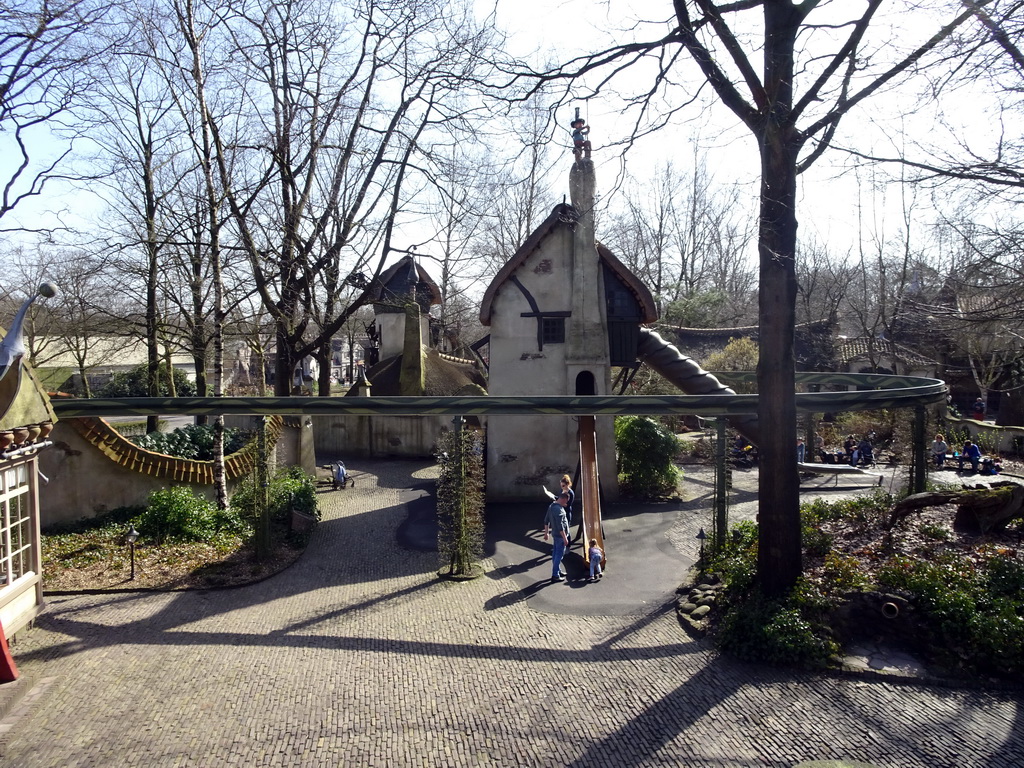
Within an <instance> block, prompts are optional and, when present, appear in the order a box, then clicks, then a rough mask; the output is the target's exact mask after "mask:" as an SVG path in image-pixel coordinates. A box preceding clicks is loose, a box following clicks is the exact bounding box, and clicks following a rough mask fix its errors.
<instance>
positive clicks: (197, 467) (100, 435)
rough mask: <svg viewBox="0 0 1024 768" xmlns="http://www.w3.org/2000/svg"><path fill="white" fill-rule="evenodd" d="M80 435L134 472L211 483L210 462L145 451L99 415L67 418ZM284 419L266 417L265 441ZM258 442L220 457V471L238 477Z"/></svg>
mask: <svg viewBox="0 0 1024 768" xmlns="http://www.w3.org/2000/svg"><path fill="white" fill-rule="evenodd" d="M67 421H69V422H70V423H71V426H72V427H74V429H75V431H76V432H78V434H80V435H81V436H82V437H83V438H85V439H86V440H87V441H89V442H90V443H92V444H93V445H95V446H96V447H97V448H98V449H99V450H100V452H101V453H103V455H105V456H106V457H107V458H109V459H110V460H111V461H113V462H115V463H116V464H120V465H121V466H122V467H126V468H128V469H130V470H133V471H135V472H139V473H141V474H144V475H152V476H153V477H160V478H166V479H168V480H175V481H177V482H182V483H195V484H199V485H213V462H212V461H197V460H195V459H183V458H181V457H179V456H168V455H166V454H163V453H156V452H155V451H147V450H146V449H145V448H140V447H139V446H137V445H135V443H133V442H131V441H130V440H128V439H126V438H125V437H124V436H123V435H122V434H121V433H120V432H118V431H117V430H116V429H114V428H113V427H111V426H110V424H108V423H107V422H106V421H104V420H103V419H98V418H76V419H68V420H67ZM283 425H284V422H283V420H282V418H281V417H280V416H271V417H270V418H269V419H268V420H267V443H268V445H273V444H274V443H276V442H277V439H278V438H279V437H280V436H281V430H282V428H283ZM258 458H259V456H258V446H257V445H256V441H255V440H250V441H249V442H248V443H247V444H246V445H245V446H244V447H243V448H242V450H240V451H237V452H235V453H233V454H231V455H230V456H228V457H226V458H225V459H224V472H225V474H226V475H227V478H228V479H229V480H233V479H235V478H236V477H241V476H242V475H245V474H247V473H249V472H251V471H252V469H253V467H254V466H256V461H257V459H258Z"/></svg>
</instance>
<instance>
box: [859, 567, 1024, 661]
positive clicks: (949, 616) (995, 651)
mask: <svg viewBox="0 0 1024 768" xmlns="http://www.w3.org/2000/svg"><path fill="white" fill-rule="evenodd" d="M878 580H879V584H880V585H881V586H883V587H886V588H889V589H893V590H899V591H901V592H903V593H905V594H908V595H910V596H911V598H912V599H913V601H914V603H915V604H916V606H917V607H918V609H919V610H920V611H921V613H922V615H923V617H924V621H925V625H926V627H925V628H926V631H927V632H928V635H929V637H930V643H929V647H930V648H931V650H932V653H933V654H934V656H935V658H936V660H937V661H938V662H939V663H941V664H943V665H944V666H946V667H947V668H950V669H957V668H959V669H961V670H963V671H966V672H971V673H989V672H992V673H997V674H1015V673H1020V672H1022V671H1024V621H1021V618H1020V617H1021V616H1022V615H1024V592H1022V587H1024V563H1021V562H1020V561H1019V560H1015V559H1011V557H1010V556H1009V555H1008V554H1006V553H1001V552H988V553H985V554H984V555H983V556H982V557H981V558H980V559H979V560H978V561H977V562H971V561H969V560H965V559H963V558H958V557H956V556H954V555H948V556H939V557H938V558H937V559H936V560H935V561H926V560H920V559H913V558H909V557H902V556H900V557H894V558H893V559H892V560H891V561H890V562H889V563H887V564H886V565H885V567H884V568H883V569H882V570H881V572H880V573H879V577H878Z"/></svg>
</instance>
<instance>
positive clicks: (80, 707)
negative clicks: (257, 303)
mask: <svg viewBox="0 0 1024 768" xmlns="http://www.w3.org/2000/svg"><path fill="white" fill-rule="evenodd" d="M353 464H354V465H355V466H353V469H355V470H357V471H360V479H359V482H358V484H357V486H356V488H355V489H351V490H347V491H340V492H333V493H328V494H325V495H324V497H323V499H324V501H325V506H326V514H325V520H324V522H323V523H322V524H321V525H320V526H319V527H318V529H317V531H316V533H315V534H314V538H313V541H312V542H311V545H310V547H309V549H308V551H307V552H306V554H305V555H304V556H303V558H302V559H301V560H300V561H299V563H298V564H296V565H295V566H293V567H292V568H291V569H289V570H288V571H286V572H284V573H282V574H280V575H278V576H277V577H274V578H272V579H270V580H268V581H266V582H263V583H262V584H258V585H255V586H251V587H246V588H242V589H235V590H224V591H216V592H205V593H179V594H141V595H140V594H132V595H119V596H78V597H59V598H54V599H53V600H52V601H51V603H50V608H49V610H48V612H47V613H46V614H45V615H44V616H43V617H41V618H40V619H39V621H38V623H37V626H36V628H35V629H34V630H33V631H31V632H28V633H25V634H24V635H23V636H22V638H20V639H19V641H18V643H17V644H16V646H15V648H14V653H15V657H16V660H17V662H18V664H19V667H20V669H21V671H22V673H23V674H25V675H27V676H29V677H31V678H33V679H35V680H37V681H45V682H46V686H47V687H46V688H45V692H43V693H41V694H40V695H38V696H35V697H33V700H32V704H31V706H28V707H23V708H22V709H21V710H20V712H18V711H16V713H15V717H19V716H20V719H18V720H17V721H16V722H15V723H14V727H12V728H11V729H10V730H9V732H8V733H7V735H6V736H5V737H3V740H2V741H0V765H2V766H10V767H11V768H15V767H17V768H38V767H42V766H45V767H47V768H51V767H52V768H57V767H60V768H65V767H67V768H75V767H77V766H97V767H103V768H106V767H107V766H144V767H145V768H153V767H163V766H199V767H202V768H217V767H218V766H239V767H243V766H244V767H245V768H255V767H257V766H302V767H303V768H305V767H307V766H331V767H332V768H334V767H335V766H388V767H389V768H391V767H393V766H416V767H417V768H419V767H422V766H445V767H447V766H516V767H517V768H518V766H565V765H568V766H580V767H581V768H582V767H584V766H587V767H589V766H595V765H602V766H616V767H617V768H619V767H624V766H680V765H682V766H688V767H693V768H696V767H698V766H708V767H709V768H722V767H724V766H737V767H738V766H773V767H774V766H779V767H780V768H781V767H782V766H785V767H786V768H789V767H790V766H793V765H795V764H797V763H800V762H801V761H810V760H821V761H825V760H838V759H841V758H845V759H847V760H850V761H859V762H860V763H867V764H870V765H873V766H877V767H878V768H883V767H885V768H889V767H892V768H897V767H898V768H913V767H914V766H922V767H925V766H926V767H927V768H943V767H945V766H949V767H950V768H954V767H955V768H964V767H970V766H986V767H987V768H997V767H998V766H1005V767H1006V768H1009V767H1010V766H1020V765H1024V714H1022V712H1021V704H1022V701H1021V699H1020V698H1019V697H1016V696H1013V695H1009V694H987V693H983V692H978V691H970V690H968V691H958V690H948V689H941V688H929V687H923V686H919V685H917V684H903V685H894V684H892V683H890V682H884V681H879V682H875V681H865V680H863V679H855V678H845V677H838V676H815V675H806V674H802V673H793V672H787V671H779V670H766V669H760V668H755V667H750V666H746V665H743V664H738V663H735V662H732V661H728V660H725V659H721V658H719V657H717V656H716V655H715V654H714V653H713V652H712V650H711V649H710V647H709V646H708V645H707V644H706V643H704V642H702V641H695V640H692V639H690V638H689V637H688V636H687V635H685V634H684V633H683V632H682V630H681V629H680V627H679V624H678V622H677V620H676V618H675V615H674V613H673V610H672V608H671V604H670V603H662V604H658V605H644V606H639V605H638V606H637V610H636V612H635V613H634V614H633V615H596V616H594V615H591V616H587V615H577V614H574V613H571V612H569V613H551V612H545V611H539V610H534V609H532V608H531V599H532V597H531V595H532V594H534V593H531V592H529V591H528V590H527V591H526V592H524V589H523V587H522V586H521V584H520V583H519V582H518V581H517V579H522V578H524V577H523V576H522V573H519V574H516V575H511V574H509V573H508V572H507V571H508V570H509V569H508V568H507V567H504V566H501V567H499V566H496V565H495V564H494V561H493V560H491V561H488V569H487V570H488V572H487V576H486V577H485V578H481V579H477V580H475V581H472V582H468V583H459V584H453V583H446V582H439V581H438V580H437V579H436V578H435V577H434V571H435V568H436V565H437V563H436V555H435V554H433V553H428V552H418V551H412V550H403V549H400V548H398V547H397V546H396V545H395V538H396V531H397V530H398V528H399V527H400V525H402V523H403V522H404V520H405V518H406V505H407V504H408V503H409V502H410V501H414V499H415V497H416V496H417V495H418V494H420V493H422V487H421V486H422V483H423V481H424V480H426V479H429V477H430V473H431V472H432V470H431V469H429V468H427V467H425V466H424V465H421V464H413V463H410V462H404V463H395V464H386V465H382V464H375V465H369V464H366V465H362V466H360V465H359V464H358V463H356V462H353ZM371 466H373V467H374V471H378V470H379V471H380V473H381V474H380V476H379V477H378V476H376V475H374V474H372V473H371V472H370V471H369V467H371ZM410 478H412V479H410ZM695 482H696V477H695ZM684 506H685V505H683V506H681V507H680V509H678V510H676V511H675V512H672V511H670V510H666V511H667V512H668V513H669V514H670V515H673V516H675V517H676V521H675V522H673V523H672V524H671V525H670V527H669V531H670V532H671V531H672V530H685V531H686V532H687V533H688V530H689V529H688V528H687V526H691V525H693V524H696V523H698V522H699V520H698V519H690V518H687V516H688V515H690V516H691V517H692V513H691V512H688V511H687V510H686V509H685V508H683V507H684ZM529 527H530V526H525V528H526V529H527V530H526V531H525V533H524V536H525V537H526V538H527V539H528V538H529V537H530V535H531V533H530V530H529ZM623 535H625V532H623ZM664 535H665V536H666V537H669V536H670V533H665V534H664ZM670 540H671V539H670ZM674 545H675V546H676V548H677V549H678V550H679V552H678V553H677V555H676V562H677V564H678V566H679V568H680V569H681V570H680V577H681V573H682V570H684V569H685V564H686V561H687V559H688V555H687V551H686V548H688V547H692V545H693V542H692V541H690V540H685V536H684V537H683V538H680V539H679V541H678V542H675V544H674ZM520 546H524V545H520ZM609 546H612V545H611V544H609ZM613 562H614V561H613ZM529 567H533V566H529ZM529 567H528V568H527V569H526V570H527V571H528V570H529ZM537 567H543V563H541V565H539V566H537ZM625 578H626V574H623V573H621V572H615V571H610V572H609V575H608V577H607V578H606V579H605V580H604V582H608V583H609V584H610V583H611V580H612V579H619V580H621V579H625ZM604 582H602V583H601V584H598V585H591V586H588V587H587V588H586V589H573V587H571V586H565V585H552V586H562V587H564V589H563V590H562V594H563V595H564V596H565V597H566V599H567V600H568V599H574V598H575V597H576V596H577V595H579V596H584V595H585V594H586V593H587V592H588V590H591V591H596V588H597V587H600V586H604ZM592 588H593V589H592ZM588 599H590V598H588Z"/></svg>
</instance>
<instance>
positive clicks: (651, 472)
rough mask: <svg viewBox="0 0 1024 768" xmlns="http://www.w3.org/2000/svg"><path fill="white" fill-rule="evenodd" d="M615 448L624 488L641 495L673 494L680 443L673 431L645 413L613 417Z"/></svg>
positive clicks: (653, 496)
mask: <svg viewBox="0 0 1024 768" xmlns="http://www.w3.org/2000/svg"><path fill="white" fill-rule="evenodd" d="M615 448H616V451H617V453H618V458H619V472H620V473H621V478H620V479H621V484H622V486H623V488H624V490H626V491H627V492H628V493H630V494H632V495H634V496H639V497H644V498H656V497H659V496H667V495H671V494H673V493H675V491H676V486H677V485H678V483H679V477H680V472H679V468H678V467H677V466H676V465H675V458H676V455H677V454H678V453H679V448H680V446H679V439H678V438H677V437H676V436H675V435H674V434H672V432H670V431H669V430H667V429H665V427H663V426H662V425H661V424H659V423H658V422H656V421H655V420H654V419H651V418H648V417H646V416H620V417H618V418H616V419H615Z"/></svg>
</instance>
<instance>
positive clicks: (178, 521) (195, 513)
mask: <svg viewBox="0 0 1024 768" xmlns="http://www.w3.org/2000/svg"><path fill="white" fill-rule="evenodd" d="M243 528H244V525H243V524H242V522H241V520H239V519H238V518H237V516H236V515H234V514H232V513H231V512H230V511H226V512H221V511H220V510H218V509H217V505H216V504H214V503H213V502H212V501H209V500H207V499H205V498H203V497H201V496H196V495H195V494H194V493H193V492H192V490H191V489H190V488H186V487H184V486H175V487H173V488H165V489H163V490H159V491H153V493H151V494H150V495H149V500H148V503H147V506H146V510H145V511H144V512H143V513H142V515H141V517H140V518H139V529H140V530H139V533H141V534H142V535H143V536H147V537H150V538H152V539H154V540H155V541H156V542H158V543H162V542H164V541H168V540H172V541H209V540H210V539H212V538H213V537H214V536H215V535H216V534H217V533H220V532H221V531H226V532H232V533H234V532H238V531H239V530H241V529H243Z"/></svg>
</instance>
